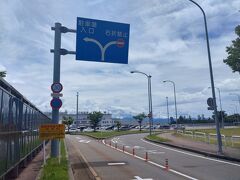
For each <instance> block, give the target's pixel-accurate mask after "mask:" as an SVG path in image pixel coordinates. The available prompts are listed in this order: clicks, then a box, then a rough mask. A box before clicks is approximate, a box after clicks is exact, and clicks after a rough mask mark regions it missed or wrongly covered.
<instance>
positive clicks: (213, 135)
mask: <svg viewBox="0 0 240 180" xmlns="http://www.w3.org/2000/svg"><path fill="white" fill-rule="evenodd" d="M208 135H209V143H210V139H211V137H214V140H216V139H217V134H213V133H209V134H208ZM221 136H222V138H223V141H224V144H225V146H226V145H227V142H226V136H225V135H223V134H222V135H221Z"/></svg>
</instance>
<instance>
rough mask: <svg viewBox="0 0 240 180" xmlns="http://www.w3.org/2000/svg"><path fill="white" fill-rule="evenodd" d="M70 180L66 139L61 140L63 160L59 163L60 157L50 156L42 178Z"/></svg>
mask: <svg viewBox="0 0 240 180" xmlns="http://www.w3.org/2000/svg"><path fill="white" fill-rule="evenodd" d="M49 179H51V180H59V179H61V180H68V179H69V178H68V164H67V158H66V151H65V146H64V141H63V140H61V162H60V164H59V163H58V158H49V159H48V160H47V162H46V165H45V166H44V168H43V172H42V176H41V178H40V180H49Z"/></svg>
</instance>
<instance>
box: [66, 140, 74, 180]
mask: <svg viewBox="0 0 240 180" xmlns="http://www.w3.org/2000/svg"><path fill="white" fill-rule="evenodd" d="M63 142H64V147H65V152H66V158H67V161H68V177H69V180H74V176H73V171H72V168H71V164H70V161H69V156H68V150H67V145H66V141H65V139H64V141H63Z"/></svg>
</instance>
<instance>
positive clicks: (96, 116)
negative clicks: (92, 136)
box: [88, 111, 103, 132]
mask: <svg viewBox="0 0 240 180" xmlns="http://www.w3.org/2000/svg"><path fill="white" fill-rule="evenodd" d="M102 117H103V114H102V113H101V112H100V111H99V112H97V111H93V112H92V113H89V114H88V119H90V124H91V125H92V128H93V129H94V132H96V127H97V126H98V123H99V122H100V121H101V120H102Z"/></svg>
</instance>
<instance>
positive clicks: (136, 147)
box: [133, 146, 145, 149]
mask: <svg viewBox="0 0 240 180" xmlns="http://www.w3.org/2000/svg"><path fill="white" fill-rule="evenodd" d="M133 148H134V149H145V147H142V146H133Z"/></svg>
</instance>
